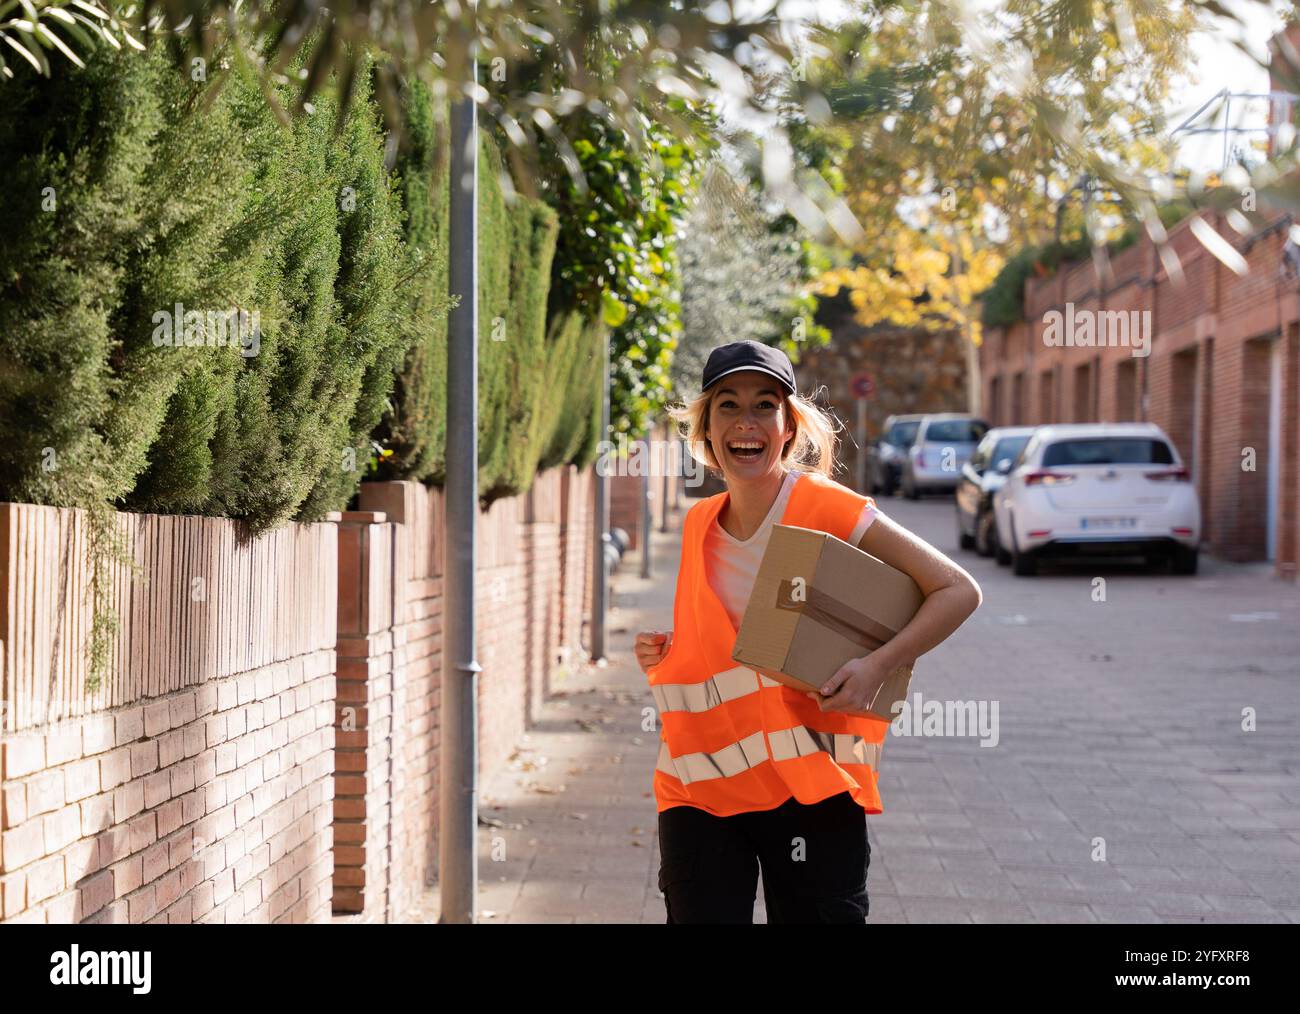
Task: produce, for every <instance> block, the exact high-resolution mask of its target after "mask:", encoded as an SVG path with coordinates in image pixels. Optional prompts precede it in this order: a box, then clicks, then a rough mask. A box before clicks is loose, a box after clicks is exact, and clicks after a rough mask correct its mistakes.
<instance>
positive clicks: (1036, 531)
mask: <svg viewBox="0 0 1300 1014" xmlns="http://www.w3.org/2000/svg"><path fill="white" fill-rule="evenodd" d="M1051 534H1052V530H1051V529H1050V528H1032V529H1030V531H1029V537H1030V538H1031V539H1041V538H1042V537H1043V536H1044V535H1051Z"/></svg>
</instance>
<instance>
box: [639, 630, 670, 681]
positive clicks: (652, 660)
mask: <svg viewBox="0 0 1300 1014" xmlns="http://www.w3.org/2000/svg"><path fill="white" fill-rule="evenodd" d="M672 643H673V632H672V631H671V630H643V631H641V633H639V634H637V635H636V660H637V662H638V664H640V666H641V671H642V672H646V671H647V670H648V669H649V668H650V667H651V666H652V665H657V664H658V663H659V662H661V661H663V657H664V656H665V655H667V654H668V649H669V647H671V645H672Z"/></svg>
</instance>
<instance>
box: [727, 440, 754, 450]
mask: <svg viewBox="0 0 1300 1014" xmlns="http://www.w3.org/2000/svg"><path fill="white" fill-rule="evenodd" d="M727 446H728V447H730V448H731V449H732V450H733V451H735V450H747V449H748V450H755V451H761V450H762V449H763V443H762V441H760V440H733V441H732V442H731V443H729V444H728V445H727Z"/></svg>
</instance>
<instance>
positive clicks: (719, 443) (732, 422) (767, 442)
mask: <svg viewBox="0 0 1300 1014" xmlns="http://www.w3.org/2000/svg"><path fill="white" fill-rule="evenodd" d="M705 436H706V437H707V438H708V439H709V440H710V441H711V443H712V445H713V456H714V457H715V458H717V459H718V464H719V465H720V466H721V468H722V471H723V474H724V475H725V476H726V477H727V479H728V480H729V481H730V480H733V479H740V480H742V481H743V480H745V479H753V478H758V477H759V476H764V475H767V474H768V473H769V472H772V471H775V470H779V469H780V467H781V452H782V451H784V450H785V445H786V441H788V440H789V439H790V438H791V437H792V436H794V426H793V424H792V422H791V421H790V420H789V419H788V418H787V417H786V411H785V390H784V388H782V387H781V385H780V384H779V383H778V382H777V381H776V380H774V379H773V378H772V377H770V376H769V375H768V374H766V373H760V372H759V371H757V370H741V371H740V372H738V373H732V374H730V375H728V376H726V377H723V378H722V379H721V380H719V381H718V382H717V385H716V386H715V388H714V390H713V391H712V392H711V396H710V400H709V427H708V431H707V432H706V434H705Z"/></svg>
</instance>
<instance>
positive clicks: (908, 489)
mask: <svg viewBox="0 0 1300 1014" xmlns="http://www.w3.org/2000/svg"><path fill="white" fill-rule="evenodd" d="M903 496H905V497H907V499H909V500H920V499H921V494H920V493H919V492H917V489H916V483H915V482H913V481H912V477H911V476H910V475H904V476H903Z"/></svg>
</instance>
